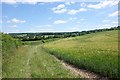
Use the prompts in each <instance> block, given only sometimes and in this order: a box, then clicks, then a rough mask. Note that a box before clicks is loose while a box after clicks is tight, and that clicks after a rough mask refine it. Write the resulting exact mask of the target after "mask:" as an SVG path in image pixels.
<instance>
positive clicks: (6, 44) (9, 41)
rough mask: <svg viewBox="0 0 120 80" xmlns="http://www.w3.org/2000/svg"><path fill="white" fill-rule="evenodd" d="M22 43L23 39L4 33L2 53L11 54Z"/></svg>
mask: <svg viewBox="0 0 120 80" xmlns="http://www.w3.org/2000/svg"><path fill="white" fill-rule="evenodd" d="M20 45H22V43H21V41H20V40H18V39H14V38H12V37H11V36H10V35H8V34H2V53H3V56H4V55H5V54H11V52H12V51H13V50H15V49H16V48H18V47H19V46H20Z"/></svg>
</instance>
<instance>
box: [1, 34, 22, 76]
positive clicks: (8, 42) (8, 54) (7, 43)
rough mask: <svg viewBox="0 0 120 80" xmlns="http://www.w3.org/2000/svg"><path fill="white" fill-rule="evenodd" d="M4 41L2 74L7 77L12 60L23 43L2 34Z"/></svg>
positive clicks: (2, 40)
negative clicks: (15, 51)
mask: <svg viewBox="0 0 120 80" xmlns="http://www.w3.org/2000/svg"><path fill="white" fill-rule="evenodd" d="M1 36H2V39H1V42H2V74H3V75H5V74H6V71H7V66H8V65H9V62H10V59H11V58H12V56H14V55H15V54H14V53H13V52H14V50H16V49H17V48H18V47H19V46H21V45H22V43H21V41H20V40H18V39H14V38H12V37H11V36H10V35H8V34H3V33H1Z"/></svg>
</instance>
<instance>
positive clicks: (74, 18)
mask: <svg viewBox="0 0 120 80" xmlns="http://www.w3.org/2000/svg"><path fill="white" fill-rule="evenodd" d="M76 19H77V18H76V17H73V18H72V17H71V18H69V20H76Z"/></svg>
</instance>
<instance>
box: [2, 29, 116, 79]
mask: <svg viewBox="0 0 120 80" xmlns="http://www.w3.org/2000/svg"><path fill="white" fill-rule="evenodd" d="M3 36H4V37H3V42H2V43H3V45H2V46H3V57H2V59H3V60H2V61H3V62H2V63H3V65H2V77H3V78H83V77H84V78H88V77H92V76H94V75H91V76H86V75H85V74H91V73H95V74H99V75H100V76H103V77H104V76H105V77H108V78H116V77H118V30H111V31H103V32H97V33H91V34H85V35H81V36H76V37H68V38H57V39H56V38H55V39H54V38H53V39H46V40H44V41H43V40H37V41H20V40H17V39H14V38H12V37H10V36H8V35H3ZM6 42H8V43H9V44H6ZM10 42H12V43H10ZM10 46H11V48H9V47H10ZM79 69H81V70H79ZM82 69H83V70H86V71H88V72H89V71H90V72H91V73H88V72H86V71H85V73H84V71H83V73H82V72H81V71H82ZM79 73H82V75H81V74H79Z"/></svg>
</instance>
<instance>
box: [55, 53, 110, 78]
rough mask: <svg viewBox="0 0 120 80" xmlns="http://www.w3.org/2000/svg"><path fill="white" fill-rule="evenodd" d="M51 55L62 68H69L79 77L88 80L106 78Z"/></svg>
mask: <svg viewBox="0 0 120 80" xmlns="http://www.w3.org/2000/svg"><path fill="white" fill-rule="evenodd" d="M53 57H54V58H55V59H56V60H57V61H59V62H60V63H61V64H62V65H63V67H64V68H66V69H68V70H70V71H71V73H72V74H74V75H77V76H80V77H81V78H86V79H89V80H94V79H99V80H108V78H107V77H103V76H101V75H99V74H96V73H94V72H91V71H88V70H85V69H79V68H76V67H74V66H73V65H70V64H68V63H66V62H64V61H63V60H59V59H58V58H56V57H55V56H54V55H53Z"/></svg>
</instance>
